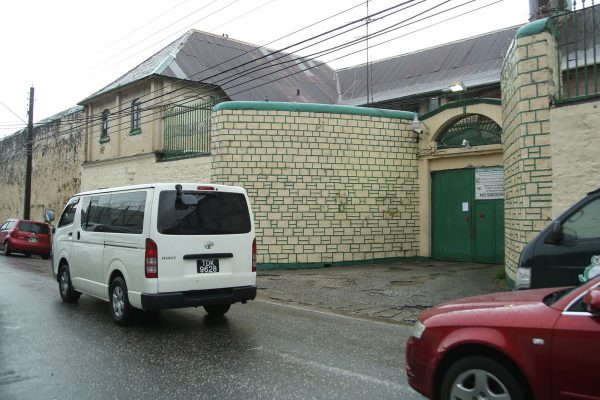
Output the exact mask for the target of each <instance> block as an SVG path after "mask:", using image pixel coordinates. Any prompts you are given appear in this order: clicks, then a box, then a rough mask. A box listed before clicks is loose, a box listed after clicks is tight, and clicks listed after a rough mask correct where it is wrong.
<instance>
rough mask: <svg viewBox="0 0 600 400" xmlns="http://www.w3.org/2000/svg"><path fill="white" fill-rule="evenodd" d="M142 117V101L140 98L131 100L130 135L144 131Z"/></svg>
mask: <svg viewBox="0 0 600 400" xmlns="http://www.w3.org/2000/svg"><path fill="white" fill-rule="evenodd" d="M141 119H142V102H141V101H140V99H135V100H133V101H132V102H131V132H129V134H130V135H138V134H140V133H142V128H141V127H140V120H141Z"/></svg>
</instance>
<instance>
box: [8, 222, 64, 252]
mask: <svg viewBox="0 0 600 400" xmlns="http://www.w3.org/2000/svg"><path fill="white" fill-rule="evenodd" d="M0 245H1V246H2V253H3V254H4V255H5V256H9V255H10V254H11V253H22V254H25V255H26V256H27V257H29V256H31V255H32V254H39V255H40V256H42V258H44V259H48V258H49V257H50V252H51V251H52V244H51V238H50V225H48V224H46V223H44V222H37V221H30V220H23V219H9V220H7V221H5V222H4V223H3V224H2V225H0Z"/></svg>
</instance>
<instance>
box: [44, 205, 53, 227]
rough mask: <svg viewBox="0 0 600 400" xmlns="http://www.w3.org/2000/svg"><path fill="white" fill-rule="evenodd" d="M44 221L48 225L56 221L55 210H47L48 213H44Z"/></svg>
mask: <svg viewBox="0 0 600 400" xmlns="http://www.w3.org/2000/svg"><path fill="white" fill-rule="evenodd" d="M44 220H45V221H46V222H47V223H50V222H52V221H54V210H53V209H51V208H49V209H47V210H46V212H45V213H44Z"/></svg>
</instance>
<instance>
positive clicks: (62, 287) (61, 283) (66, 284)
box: [58, 264, 81, 303]
mask: <svg viewBox="0 0 600 400" xmlns="http://www.w3.org/2000/svg"><path fill="white" fill-rule="evenodd" d="M58 290H59V292H60V298H61V299H62V301H64V302H65V303H74V302H76V301H77V300H79V296H81V293H79V292H78V291H77V290H75V289H74V288H73V284H72V283H71V273H70V272H69V266H68V265H67V264H64V265H62V266H61V267H60V270H59V272H58Z"/></svg>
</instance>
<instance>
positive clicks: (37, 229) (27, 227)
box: [19, 221, 50, 235]
mask: <svg viewBox="0 0 600 400" xmlns="http://www.w3.org/2000/svg"><path fill="white" fill-rule="evenodd" d="M19 230H20V231H21V232H32V233H38V234H42V235H47V234H48V233H49V232H50V231H49V229H48V225H45V224H38V223H35V222H29V221H21V223H20V224H19Z"/></svg>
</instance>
